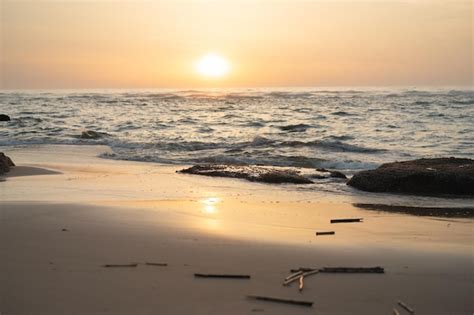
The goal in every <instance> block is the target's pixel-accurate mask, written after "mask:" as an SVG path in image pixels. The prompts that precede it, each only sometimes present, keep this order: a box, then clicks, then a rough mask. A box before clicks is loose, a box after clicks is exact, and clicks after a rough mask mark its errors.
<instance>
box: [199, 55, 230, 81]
mask: <svg viewBox="0 0 474 315" xmlns="http://www.w3.org/2000/svg"><path fill="white" fill-rule="evenodd" d="M196 70H197V72H198V73H199V74H201V75H203V76H206V77H213V78H218V77H222V76H224V75H226V74H227V73H228V72H229V70H230V64H229V62H228V61H227V60H226V59H225V58H224V57H222V56H220V55H218V54H214V53H210V54H207V55H205V56H204V57H202V58H201V59H199V61H198V62H197V63H196Z"/></svg>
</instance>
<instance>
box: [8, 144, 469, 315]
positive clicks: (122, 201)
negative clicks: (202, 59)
mask: <svg viewBox="0 0 474 315" xmlns="http://www.w3.org/2000/svg"><path fill="white" fill-rule="evenodd" d="M106 150H108V149H107V148H106V147H102V146H38V147H32V146H30V147H28V148H21V147H19V148H13V147H12V148H9V149H8V150H5V153H6V154H7V155H9V156H11V158H12V159H13V160H14V161H15V163H16V164H17V167H15V168H14V169H13V170H12V171H11V172H10V173H9V174H8V176H6V177H4V179H5V181H3V182H1V183H0V197H1V200H2V203H1V206H0V211H1V224H0V225H1V228H0V231H1V232H0V233H1V239H2V244H1V247H2V253H3V254H2V257H3V259H2V260H1V270H2V279H1V282H2V285H1V289H0V290H1V294H0V298H1V300H0V311H1V313H2V314H253V313H258V312H262V313H265V314H392V309H393V308H394V307H396V308H397V309H398V310H399V312H400V314H408V313H406V312H405V311H404V310H403V309H402V308H400V306H398V305H397V302H398V301H399V300H401V301H403V302H404V303H406V304H407V305H409V306H410V307H411V308H413V309H414V310H415V311H416V313H417V314H472V311H473V302H472V295H473V289H474V282H473V273H472V267H473V244H472V236H473V235H472V219H469V218H454V219H453V218H436V217H421V216H411V215H406V214H400V213H387V212H382V211H372V210H363V209H360V208H357V207H354V206H353V203H356V202H357V200H347V198H344V197H341V196H332V197H321V196H320V195H317V194H314V193H312V192H308V191H306V190H302V191H300V190H297V189H289V188H288V185H268V184H258V183H249V182H245V181H242V180H237V179H219V178H206V177H200V176H193V175H184V174H177V173H175V172H176V170H179V169H181V168H182V166H170V165H160V164H154V163H141V162H129V161H115V160H106V159H100V158H97V155H98V154H99V153H103V152H104V151H106ZM348 217H349V218H363V222H361V223H346V224H330V222H329V221H330V220H331V219H334V218H348ZM329 230H330V231H335V232H336V233H335V235H327V236H316V235H315V232H316V231H329ZM147 262H152V263H166V264H167V265H166V266H155V265H147V264H146V263H147ZM135 263H137V264H138V265H137V266H136V267H121V268H106V267H103V265H106V264H135ZM374 266H381V267H383V268H385V273H384V274H331V273H327V274H323V273H320V274H316V275H313V276H310V277H307V278H306V279H305V286H304V290H303V291H302V292H299V291H298V287H297V284H296V283H294V284H292V285H290V286H283V285H282V281H283V279H284V278H285V277H286V276H287V275H288V274H290V269H297V268H299V267H311V268H322V267H374ZM194 273H217V274H225V273H229V274H245V275H250V276H251V278H250V279H205V278H195V277H194ZM247 295H263V296H272V297H279V298H285V299H294V300H304V301H311V302H314V305H313V306H312V307H303V306H294V305H286V304H279V303H272V302H264V301H254V300H251V299H248V298H246V296H247Z"/></svg>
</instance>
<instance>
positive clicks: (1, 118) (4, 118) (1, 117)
mask: <svg viewBox="0 0 474 315" xmlns="http://www.w3.org/2000/svg"><path fill="white" fill-rule="evenodd" d="M10 120H11V119H10V116H8V115H5V114H0V121H10Z"/></svg>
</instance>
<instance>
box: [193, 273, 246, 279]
mask: <svg viewBox="0 0 474 315" xmlns="http://www.w3.org/2000/svg"><path fill="white" fill-rule="evenodd" d="M194 276H195V277H198V278H231V279H250V276H249V275H228V274H222V275H217V274H203V273H195V274H194Z"/></svg>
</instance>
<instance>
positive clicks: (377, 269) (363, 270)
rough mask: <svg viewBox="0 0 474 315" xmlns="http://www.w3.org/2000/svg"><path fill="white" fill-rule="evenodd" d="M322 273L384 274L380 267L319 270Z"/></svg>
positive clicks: (326, 268)
mask: <svg viewBox="0 0 474 315" xmlns="http://www.w3.org/2000/svg"><path fill="white" fill-rule="evenodd" d="M319 272H324V273H385V270H384V268H382V267H324V268H321V269H319Z"/></svg>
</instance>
